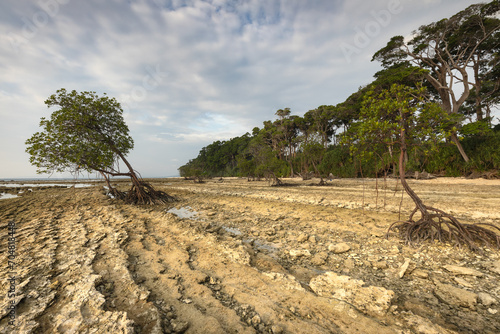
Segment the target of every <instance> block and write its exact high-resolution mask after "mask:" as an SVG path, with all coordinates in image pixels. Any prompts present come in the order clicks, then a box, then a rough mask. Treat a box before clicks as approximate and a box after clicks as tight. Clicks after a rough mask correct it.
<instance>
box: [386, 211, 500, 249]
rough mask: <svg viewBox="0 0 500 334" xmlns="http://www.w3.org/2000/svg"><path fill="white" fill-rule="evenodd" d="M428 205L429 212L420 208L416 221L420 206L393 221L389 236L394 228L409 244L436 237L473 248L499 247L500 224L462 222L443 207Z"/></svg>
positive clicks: (441, 240)
mask: <svg viewBox="0 0 500 334" xmlns="http://www.w3.org/2000/svg"><path fill="white" fill-rule="evenodd" d="M425 209H426V212H421V214H422V217H421V218H420V219H418V220H416V221H415V220H413V216H414V214H415V213H416V212H417V211H418V209H417V208H415V210H413V212H412V214H411V215H410V218H409V220H407V221H398V222H395V223H393V224H392V225H391V226H390V227H389V229H388V230H387V233H386V237H389V233H390V231H391V230H397V231H398V232H399V235H400V237H401V238H402V239H403V240H404V241H405V242H406V244H408V245H414V244H419V243H421V242H423V241H434V240H437V241H440V242H450V243H452V244H454V245H455V246H459V247H460V246H467V247H469V249H471V250H472V251H480V246H489V247H496V248H499V249H500V235H499V234H497V233H496V232H495V230H498V231H500V228H498V227H497V226H495V225H492V224H486V223H478V224H462V223H460V222H459V221H458V220H457V219H456V218H455V217H453V216H452V215H450V214H447V213H445V212H443V211H441V210H438V209H435V208H431V207H425ZM483 226H487V227H489V228H486V227H483Z"/></svg>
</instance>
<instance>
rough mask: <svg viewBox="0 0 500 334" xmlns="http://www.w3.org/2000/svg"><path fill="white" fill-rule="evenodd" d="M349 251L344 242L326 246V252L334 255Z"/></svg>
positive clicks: (349, 247)
mask: <svg viewBox="0 0 500 334" xmlns="http://www.w3.org/2000/svg"><path fill="white" fill-rule="evenodd" d="M350 249H351V246H349V245H348V244H346V243H345V242H342V243H339V244H330V245H328V250H329V251H330V252H332V253H335V254H340V253H345V252H348V251H349V250H350Z"/></svg>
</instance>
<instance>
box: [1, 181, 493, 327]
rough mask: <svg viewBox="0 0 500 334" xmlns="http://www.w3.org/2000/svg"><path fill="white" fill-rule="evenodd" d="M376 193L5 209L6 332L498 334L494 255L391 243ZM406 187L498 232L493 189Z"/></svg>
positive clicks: (302, 192)
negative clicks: (11, 240) (11, 241)
mask: <svg viewBox="0 0 500 334" xmlns="http://www.w3.org/2000/svg"><path fill="white" fill-rule="evenodd" d="M287 182H289V183H290V182H292V183H293V182H296V181H294V180H288V181H287ZM370 182H372V181H366V180H365V181H364V182H362V181H360V180H335V181H333V182H332V183H331V185H330V186H327V187H314V186H307V185H306V184H307V183H303V184H302V183H300V182H296V183H297V184H296V186H295V187H285V188H279V187H278V188H275V187H269V186H268V185H267V183H266V182H247V181H246V180H236V179H233V180H225V181H224V182H222V183H221V182H210V181H209V182H207V183H205V184H202V185H196V184H192V183H189V182H187V181H182V180H178V181H172V180H167V181H165V182H159V181H158V182H157V183H155V187H157V188H158V189H162V190H165V191H167V192H168V193H169V194H172V195H175V196H176V197H177V198H178V199H179V201H178V202H176V203H172V204H170V205H165V206H155V207H149V206H129V205H124V204H122V203H120V202H118V201H114V200H112V199H110V198H108V197H106V196H105V194H104V193H103V191H102V190H101V189H102V188H101V186H97V187H93V188H84V189H66V188H58V189H53V188H44V187H40V188H37V189H35V190H34V191H32V192H26V193H24V194H21V195H20V197H18V198H12V199H7V200H0V249H8V238H7V237H8V226H9V223H10V222H14V223H15V225H16V231H15V240H16V242H15V248H16V249H15V252H16V257H15V268H14V269H15V273H16V274H15V280H14V292H15V296H14V297H13V298H10V297H9V290H10V289H11V288H12V285H11V281H9V280H8V278H10V275H11V270H10V269H9V262H8V261H9V259H8V253H6V252H1V253H0V278H1V282H0V295H1V296H2V298H0V333H51V332H54V333H57V332H67V333H93V332H98V333H101V332H102V333H217V334H218V333H403V334H408V333H429V334H430V333H462V332H465V333H467V332H470V333H474V332H476V333H498V332H500V320H499V317H498V309H499V301H500V287H499V285H498V281H499V280H500V270H499V269H498V268H500V266H499V263H500V259H499V258H500V256H499V252H498V251H497V250H494V249H486V250H485V252H484V253H483V254H477V253H471V252H470V251H468V250H466V249H457V248H453V247H452V246H451V245H444V244H438V243H436V244H426V245H422V246H419V247H415V248H414V247H409V246H407V245H405V244H403V243H401V242H400V240H399V239H398V238H396V237H394V236H393V235H391V236H390V238H389V239H386V238H385V232H386V229H387V227H388V226H389V225H390V224H391V223H392V222H394V221H397V220H398V219H399V217H398V216H399V205H400V204H401V196H400V195H398V196H393V193H392V192H391V190H390V189H394V188H395V184H391V183H390V182H387V183H388V185H387V188H386V190H383V189H382V190H381V186H380V184H381V183H380V181H379V184H378V186H377V188H376V186H375V181H374V180H373V182H372V183H370ZM409 182H413V184H412V186H414V188H415V190H416V191H417V192H418V193H419V194H420V195H421V197H423V198H424V200H428V201H432V203H433V206H435V207H439V208H443V209H446V210H449V211H450V212H452V213H454V214H456V215H457V216H458V217H459V219H460V220H461V221H464V222H469V223H470V222H475V219H480V221H481V222H487V223H491V224H497V226H498V224H499V223H500V218H499V217H498V207H499V206H500V191H499V189H500V187H498V185H500V184H498V185H497V184H496V183H495V182H496V181H491V182H490V183H488V182H486V183H484V182H483V183H477V182H479V181H472V180H462V181H460V182H461V183H460V182H459V183H452V184H449V183H445V180H442V179H435V180H425V181H413V180H411V181H409ZM470 182H476V183H474V184H473V186H471V184H470ZM167 183H168V184H167ZM490 184H491V185H490ZM125 186H126V185H124V187H125ZM370 187H371V188H370ZM375 189H378V194H377V192H376V190H375ZM384 192H386V193H385V194H384ZM363 194H365V195H364V196H365V198H363V197H362V196H363ZM484 194H488V196H487V197H485V196H484ZM410 204H411V203H410V202H409V200H408V198H406V197H405V198H404V201H403V205H402V208H401V214H402V215H405V214H409V213H410V212H411V209H412V207H411V205H410ZM173 208H175V209H176V210H171V209H173ZM170 210H171V211H170ZM185 211H186V212H188V213H190V214H187V215H185V216H183V217H181V216H179V215H177V214H175V212H185ZM403 269H404V270H403ZM11 305H14V306H13V307H14V309H15V321H14V322H15V325H14V326H11V325H9V324H8V321H9V311H10V306H11Z"/></svg>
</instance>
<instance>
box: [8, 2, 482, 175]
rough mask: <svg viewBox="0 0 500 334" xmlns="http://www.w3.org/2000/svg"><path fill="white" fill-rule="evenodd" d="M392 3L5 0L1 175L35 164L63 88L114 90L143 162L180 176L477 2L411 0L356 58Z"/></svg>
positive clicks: (337, 95)
mask: <svg viewBox="0 0 500 334" xmlns="http://www.w3.org/2000/svg"><path fill="white" fill-rule="evenodd" d="M394 1H397V0H376V1H370V2H366V1H361V0H356V1H347V0H328V1H326V0H325V1H322V0H315V1H313V0H311V1H303V0H269V1H261V0H133V1H125V0H123V1H121V0H114V1H105V2H103V1H97V0H92V1H76V0H40V1H36V2H33V1H28V0H18V1H8V2H2V3H1V4H0V47H1V48H2V53H0V68H1V70H2V79H3V80H2V82H1V83H0V104H1V108H0V117H2V122H0V142H2V143H3V144H2V146H1V153H2V156H8V157H9V159H8V161H10V162H9V163H6V164H4V165H3V166H2V167H1V170H0V177H16V176H30V175H33V173H34V171H35V168H34V167H31V166H30V165H29V163H28V158H27V155H26V153H24V148H25V147H24V140H25V139H26V138H28V137H29V136H31V134H33V133H34V132H35V131H37V129H38V128H37V126H38V122H39V118H40V117H42V116H48V115H49V114H50V110H47V109H46V107H45V105H44V103H43V101H44V100H45V99H46V98H47V97H48V96H50V95H51V94H53V93H55V91H56V90H57V89H59V88H62V87H64V88H66V89H68V90H72V89H75V90H78V91H85V90H87V91H89V90H90V91H96V92H97V93H98V94H102V93H104V92H106V93H107V94H108V95H109V96H113V97H116V98H117V99H118V100H119V101H120V102H121V103H122V106H123V109H124V116H125V119H126V122H127V124H128V125H129V128H130V131H131V135H132V137H133V138H134V141H135V143H136V145H135V149H134V151H133V152H132V153H131V154H130V157H131V158H133V159H131V161H136V163H137V164H138V166H134V167H136V169H138V170H139V171H141V169H142V168H144V171H143V172H142V173H143V175H172V174H175V173H176V170H177V167H179V166H178V165H179V164H182V163H184V162H186V161H187V160H188V159H190V158H193V157H195V156H196V155H197V154H198V151H199V150H200V149H201V148H202V147H203V146H206V145H208V144H210V143H211V142H212V141H214V140H219V139H220V140H223V139H229V138H232V137H235V136H238V135H243V134H244V133H245V132H251V131H252V128H253V127H255V126H261V125H262V122H263V121H264V120H268V119H273V118H274V113H275V111H276V110H278V109H281V108H285V107H290V108H291V110H292V112H293V113H294V114H298V115H302V114H303V113H305V112H306V111H308V110H310V109H313V108H315V107H317V106H319V105H323V104H337V103H339V102H342V101H344V100H345V98H347V97H348V96H349V95H350V94H352V93H353V92H355V91H356V90H357V89H358V87H359V86H361V85H365V84H367V83H369V82H370V81H371V80H372V75H373V74H374V73H375V72H376V71H377V70H378V69H379V65H378V64H376V63H372V62H370V59H371V56H372V54H373V53H374V52H375V51H376V50H378V49H379V48H381V47H382V46H384V45H385V43H387V41H388V40H389V38H390V37H391V36H393V35H396V34H409V33H410V32H411V30H413V29H415V28H418V26H420V25H421V24H425V23H429V22H432V21H434V20H437V19H440V18H442V17H446V16H450V15H452V14H454V13H456V12H457V11H459V10H460V9H463V8H465V7H467V6H468V5H470V4H471V3H473V2H472V1H465V0H462V1H454V0H453V1H452V0H442V1H425V2H415V1H410V0H401V1H400V7H401V8H402V10H401V11H400V12H398V13H397V14H393V15H391V17H390V23H388V24H387V25H385V26H384V25H383V24H380V23H379V24H380V25H381V26H380V29H379V31H377V33H376V34H372V35H373V36H370V40H369V43H366V45H365V46H363V47H357V50H358V52H356V53H353V54H352V55H351V59H350V62H349V61H348V59H347V58H346V55H345V53H344V52H343V51H342V48H341V47H340V46H341V45H342V43H344V45H347V44H350V45H353V46H356V45H355V38H356V34H357V33H358V32H359V31H360V30H361V31H363V30H364V29H366V28H367V26H368V27H369V26H370V24H373V22H377V18H376V17H374V14H373V13H380V12H381V11H387V10H388V8H389V7H388V6H390V4H391V3H393V2H394ZM5 143H9V145H6V144H5ZM158 152H161V153H162V154H159V153H158ZM163 153H164V154H163ZM175 164H177V166H175Z"/></svg>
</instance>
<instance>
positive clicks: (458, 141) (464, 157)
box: [451, 132, 469, 162]
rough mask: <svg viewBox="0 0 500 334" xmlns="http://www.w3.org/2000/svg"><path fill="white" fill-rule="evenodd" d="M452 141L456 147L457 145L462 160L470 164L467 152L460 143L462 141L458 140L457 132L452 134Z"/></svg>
mask: <svg viewBox="0 0 500 334" xmlns="http://www.w3.org/2000/svg"><path fill="white" fill-rule="evenodd" d="M451 140H452V141H453V143H455V145H457V148H458V151H459V152H460V154H461V155H462V158H463V159H464V161H465V162H468V161H469V157H468V156H467V153H465V150H464V148H463V147H462V144H461V143H460V140H458V137H457V134H456V133H455V132H453V133H452V134H451Z"/></svg>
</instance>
